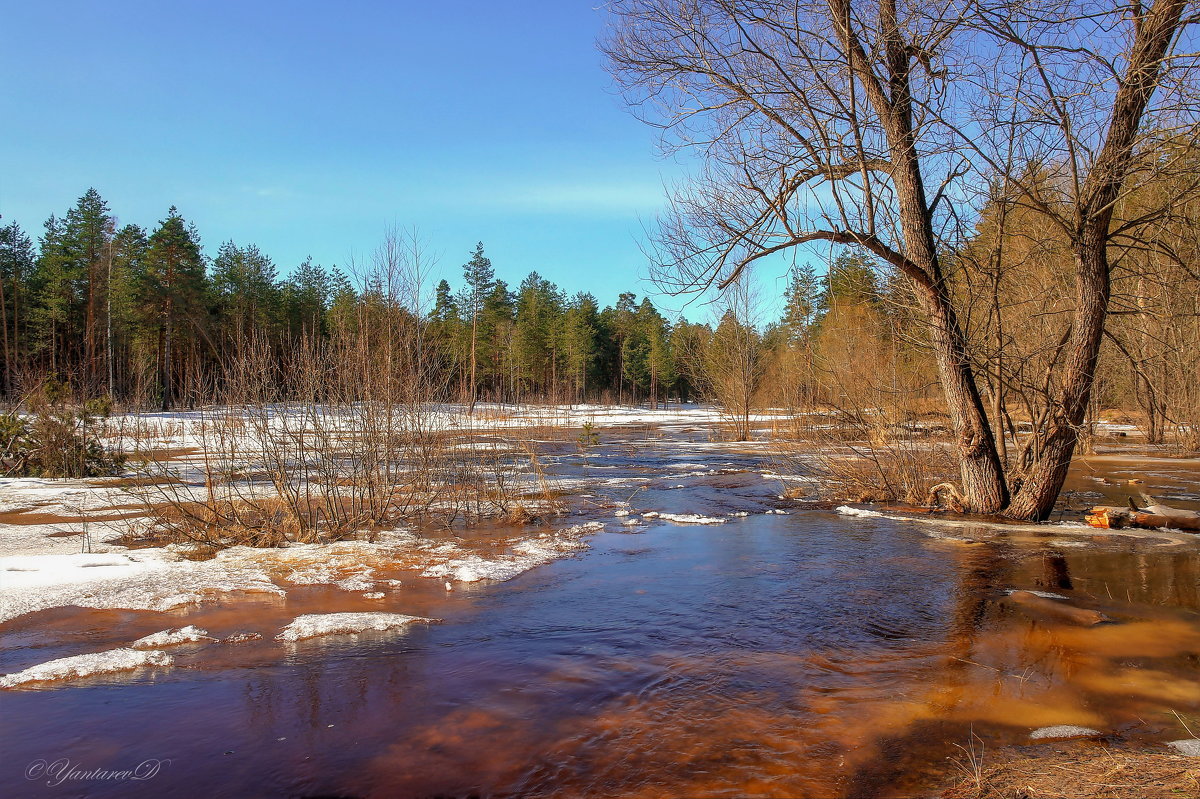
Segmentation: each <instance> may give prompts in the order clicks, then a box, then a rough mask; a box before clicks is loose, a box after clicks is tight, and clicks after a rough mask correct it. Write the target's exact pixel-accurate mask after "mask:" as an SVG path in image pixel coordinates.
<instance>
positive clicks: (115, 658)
mask: <svg viewBox="0 0 1200 799" xmlns="http://www.w3.org/2000/svg"><path fill="white" fill-rule="evenodd" d="M173 662H174V659H173V658H172V657H171V656H170V655H168V654H166V653H165V652H139V651H138V650H136V649H110V650H108V651H106V652H94V653H92V654H89V655H75V656H73V657H67V658H59V659H58V660H51V661H49V662H47V663H41V664H39V665H37V666H30V667H29V668H27V669H25V670H24V671H18V672H15V673H13V674H6V675H4V676H3V677H0V688H13V687H15V686H18V685H25V684H26V683H31V682H48V681H50V680H70V679H73V678H75V677H88V676H91V675H93V674H111V673H113V672H118V671H132V670H133V669H138V668H141V667H143V666H170V665H171V664H172V663H173Z"/></svg>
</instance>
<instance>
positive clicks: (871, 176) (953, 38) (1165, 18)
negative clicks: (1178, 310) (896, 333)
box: [603, 0, 1191, 518]
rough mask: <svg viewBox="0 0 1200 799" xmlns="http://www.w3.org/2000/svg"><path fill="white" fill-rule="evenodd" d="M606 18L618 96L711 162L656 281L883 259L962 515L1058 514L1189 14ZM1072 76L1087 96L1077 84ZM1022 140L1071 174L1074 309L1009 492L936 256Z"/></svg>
mask: <svg viewBox="0 0 1200 799" xmlns="http://www.w3.org/2000/svg"><path fill="white" fill-rule="evenodd" d="M611 8H612V10H613V12H614V14H615V16H616V19H617V25H616V27H615V29H614V32H613V33H612V35H611V36H610V37H609V38H608V39H607V41H606V42H605V43H604V44H603V48H604V50H605V52H606V53H607V55H608V57H609V59H610V63H611V65H612V69H613V71H614V74H615V75H616V76H617V79H618V81H619V83H620V84H621V86H622V88H623V89H624V90H625V91H626V93H627V96H629V97H630V98H631V100H632V101H633V102H634V103H635V104H636V105H637V107H638V108H639V109H640V110H641V111H642V112H643V116H644V117H645V118H646V119H647V120H648V121H651V122H653V123H654V124H657V125H660V126H662V127H663V128H664V129H667V130H669V131H671V132H673V134H674V138H673V139H672V140H671V141H672V143H673V144H674V145H676V146H683V147H690V148H695V149H696V150H698V151H699V152H700V153H702V154H703V156H704V166H703V170H702V172H701V174H700V175H699V176H698V178H697V179H696V180H694V181H692V182H691V183H690V185H688V186H686V187H684V188H682V189H680V190H678V191H676V192H675V193H674V196H673V198H672V199H673V209H672V212H671V213H670V215H668V216H667V217H666V218H664V219H663V220H662V221H661V225H660V228H659V231H658V232H659V235H658V244H659V245H660V249H659V261H660V264H661V267H662V269H661V271H660V277H661V278H662V279H663V280H664V281H666V282H668V283H669V284H672V285H673V287H674V288H675V289H677V290H695V289H704V288H708V287H711V286H714V285H716V286H721V287H723V286H726V285H729V284H730V283H731V282H732V281H734V280H736V279H737V277H738V276H740V275H741V273H742V272H743V271H744V270H745V269H746V268H747V267H748V266H750V265H751V264H753V263H754V262H756V261H758V260H761V259H763V258H767V257H769V256H771V255H773V254H775V253H779V252H782V251H784V250H787V249H790V248H793V247H798V246H802V245H805V244H809V243H812V242H822V241H823V242H832V243H835V244H842V245H858V246H861V247H863V248H865V249H866V250H868V251H870V252H871V253H873V254H874V255H875V256H877V257H879V258H880V259H881V260H883V261H884V262H885V263H886V264H888V265H889V266H890V267H891V268H894V269H895V270H897V271H898V272H899V273H901V274H902V275H903V276H904V277H905V278H906V279H907V280H908V282H909V283H910V284H911V286H912V290H913V296H914V298H915V301H916V303H917V305H918V306H919V309H920V312H921V315H922V317H923V319H924V321H925V323H926V333H927V336H928V339H929V343H930V346H931V347H932V350H933V354H934V357H935V361H936V363H937V368H938V375H939V379H940V383H941V386H942V389H943V392H944V394H945V399H946V405H947V410H948V411H949V414H950V420H951V425H952V428H953V432H954V436H955V440H956V455H957V458H958V461H959V466H960V478H961V481H962V494H963V496H964V497H965V500H966V502H965V504H966V506H967V507H968V509H970V510H973V511H976V512H999V511H1005V512H1007V513H1009V514H1011V515H1013V516H1019V517H1024V518H1041V517H1044V516H1045V515H1046V514H1048V512H1049V510H1050V508H1051V507H1052V505H1053V503H1054V501H1055V499H1056V497H1057V495H1058V492H1059V490H1060V488H1061V485H1062V482H1063V479H1064V478H1065V473H1066V469H1067V467H1068V466H1069V464H1070V460H1071V456H1072V454H1073V451H1074V446H1075V443H1076V441H1077V431H1078V426H1079V424H1080V423H1081V422H1082V419H1083V415H1084V413H1085V411H1086V407H1087V403H1088V400H1089V396H1090V390H1091V384H1092V380H1093V377H1094V372H1095V366H1096V357H1097V354H1098V352H1099V343H1100V340H1101V336H1102V333H1103V329H1104V320H1105V315H1106V311H1107V303H1108V285H1107V281H1108V269H1109V267H1108V264H1107V260H1106V247H1107V245H1108V243H1109V240H1110V236H1111V235H1112V231H1111V230H1110V227H1109V222H1110V221H1111V217H1112V206H1113V204H1114V203H1115V202H1116V201H1117V200H1118V199H1119V197H1120V196H1121V193H1122V190H1123V188H1124V187H1125V185H1126V181H1127V179H1128V177H1129V175H1130V173H1131V172H1132V171H1133V167H1134V166H1135V164H1136V163H1137V161H1138V158H1139V156H1140V151H1139V149H1138V145H1139V142H1140V140H1139V136H1138V134H1139V132H1140V131H1141V130H1142V128H1143V125H1144V124H1145V122H1146V121H1147V119H1148V118H1149V117H1150V116H1153V114H1152V113H1151V112H1152V111H1154V112H1157V111H1158V110H1159V109H1158V107H1155V108H1151V105H1150V100H1151V97H1152V96H1153V95H1154V92H1155V90H1156V89H1157V88H1159V87H1160V86H1162V85H1163V84H1165V83H1169V84H1170V86H1171V87H1172V88H1173V89H1175V88H1182V87H1185V86H1186V85H1187V81H1186V80H1185V78H1186V77H1187V75H1186V74H1185V73H1186V72H1187V70H1188V68H1190V66H1191V62H1190V59H1181V60H1180V62H1179V63H1175V62H1172V61H1170V59H1168V58H1167V54H1168V52H1169V51H1170V50H1171V48H1172V46H1173V45H1175V44H1176V41H1177V38H1178V36H1179V34H1180V31H1181V30H1182V29H1183V27H1184V26H1185V24H1186V23H1188V22H1190V19H1188V20H1184V18H1183V16H1182V14H1183V9H1184V3H1183V2H1181V0H1159V2H1157V3H1155V4H1154V5H1153V6H1142V5H1135V6H1127V7H1120V8H1117V7H1113V8H1107V9H1101V8H1099V7H1097V8H1096V9H1094V10H1091V11H1088V10H1086V9H1081V7H1080V6H1079V4H1077V3H1066V2H1059V1H1058V0H1035V2H1032V3H1023V4H1015V3H1008V2H993V3H990V4H986V5H985V4H983V3H980V2H973V1H972V0H939V1H938V2H934V3H928V2H923V3H909V4H904V5H902V4H901V3H900V2H897V0H874V1H873V2H856V0H805V1H803V2H795V1H794V0H793V2H786V0H616V2H614V3H613V4H612V6H611ZM1092 48H1095V49H1092ZM1048 65H1049V66H1048ZM1168 66H1169V67H1171V69H1168ZM1084 68H1086V69H1084ZM1073 69H1074V70H1075V71H1074V73H1072V70H1073ZM1072 74H1075V75H1076V76H1079V77H1080V80H1085V81H1089V83H1088V85H1087V86H1086V87H1085V86H1084V85H1083V84H1082V83H1076V84H1071V83H1070V79H1071V76H1072ZM1168 74H1170V75H1171V80H1170V81H1168V79H1167V76H1168ZM1164 94H1166V95H1170V96H1171V97H1175V98H1178V97H1179V96H1180V92H1179V91H1171V92H1166V93H1164ZM1081 97H1082V98H1084V99H1080V98H1081ZM1160 105H1161V106H1162V109H1163V110H1164V111H1165V110H1166V109H1167V108H1169V107H1174V108H1178V103H1174V104H1172V102H1171V101H1166V102H1164V103H1160ZM1014 108H1016V111H1015V112H1014V110H1013V109H1014ZM1075 114H1084V117H1083V119H1082V120H1080V121H1075V120H1073V115H1075ZM1001 121H1003V122H1005V123H1006V124H1005V125H1001V124H999V122H1001ZM1012 139H1018V140H1019V142H1020V145H1021V149H1020V150H1019V151H1018V152H1019V156H1020V158H1021V159H1022V160H1024V161H1026V162H1028V161H1030V160H1034V161H1036V160H1037V159H1039V158H1043V159H1052V160H1054V159H1060V157H1061V155H1062V153H1063V152H1066V153H1068V154H1070V155H1072V157H1073V160H1072V161H1070V170H1071V173H1072V175H1073V176H1074V179H1075V182H1076V186H1077V191H1075V193H1074V195H1073V202H1072V207H1071V210H1070V212H1069V214H1070V216H1071V219H1070V220H1069V224H1070V227H1071V236H1072V239H1071V240H1072V243H1073V245H1074V246H1075V256H1076V294H1077V304H1076V309H1075V321H1074V324H1073V325H1072V328H1071V331H1070V335H1069V336H1068V337H1067V341H1066V342H1065V343H1064V345H1063V346H1064V357H1063V359H1062V361H1061V364H1060V366H1059V367H1058V375H1059V378H1060V379H1059V380H1058V381H1057V383H1058V386H1059V388H1058V390H1057V391H1056V393H1055V409H1054V412H1053V413H1052V414H1051V418H1050V420H1049V422H1048V424H1047V426H1046V429H1045V431H1044V434H1043V435H1041V436H1040V441H1039V446H1038V447H1037V448H1036V449H1037V453H1038V454H1037V457H1036V458H1034V459H1033V460H1032V461H1030V462H1028V463H1027V465H1026V468H1023V469H1022V470H1021V472H1020V473H1019V474H1017V475H1016V479H1015V480H1013V482H1012V484H1011V488H1012V489H1013V490H1010V483H1009V480H1008V479H1007V477H1006V475H1005V473H1004V471H1003V468H1002V466H1001V461H1000V456H999V452H998V448H997V445H996V439H995V436H994V434H993V430H992V423H991V421H990V420H989V419H988V416H987V409H986V408H985V405H984V402H983V400H982V397H981V392H980V390H979V384H978V381H977V375H976V373H975V370H974V369H973V368H972V365H971V357H970V352H969V348H968V345H967V340H966V337H965V335H964V333H963V328H962V325H961V324H960V321H959V316H960V311H961V307H960V305H959V303H958V302H957V301H956V298H955V296H954V292H953V291H952V290H951V286H950V281H949V279H948V277H947V274H946V271H945V268H944V264H943V262H942V254H943V253H944V252H946V251H949V250H952V249H953V248H954V247H955V246H956V245H957V244H958V243H959V241H960V239H961V237H962V236H963V235H964V234H965V233H966V232H967V226H968V224H969V222H970V221H971V218H972V216H973V208H974V206H973V204H972V198H973V196H974V195H975V194H976V192H975V191H974V189H975V187H976V186H978V185H979V184H980V183H981V182H987V179H990V178H994V176H995V174H996V173H997V172H998V171H1002V170H1003V169H1004V166H1005V164H1006V163H1011V162H1012V160H1011V159H1008V160H1006V159H1004V158H1001V157H998V156H997V155H996V153H1005V154H1011V149H1010V147H1011V143H1010V140H1012ZM1088 142H1091V143H1092V144H1093V145H1094V146H1091V147H1088V146H1085V145H1087V143H1088ZM1014 492H1015V495H1014Z"/></svg>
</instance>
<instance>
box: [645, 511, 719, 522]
mask: <svg viewBox="0 0 1200 799" xmlns="http://www.w3.org/2000/svg"><path fill="white" fill-rule="evenodd" d="M647 515H649V514H647ZM658 518H659V519H663V520H665V521H668V522H675V523H676V524H724V523H725V522H727V521H729V520H728V519H723V518H721V517H719V516H701V515H699V514H696V513H660V514H658Z"/></svg>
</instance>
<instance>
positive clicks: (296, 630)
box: [275, 613, 437, 641]
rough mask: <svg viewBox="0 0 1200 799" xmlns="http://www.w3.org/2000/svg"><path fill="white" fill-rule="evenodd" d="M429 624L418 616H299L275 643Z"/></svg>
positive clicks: (361, 614) (345, 614)
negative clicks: (418, 623)
mask: <svg viewBox="0 0 1200 799" xmlns="http://www.w3.org/2000/svg"><path fill="white" fill-rule="evenodd" d="M417 621H421V622H432V621H437V620H436V619H426V618H422V617H420V616H405V615H404V614H402V613H313V614H309V615H305V616H299V617H297V618H296V619H295V620H294V621H292V623H291V624H289V625H288V626H286V627H284V628H283V631H282V632H280V633H279V635H277V636H275V639H276V640H278V641H301V640H303V639H305V638H317V637H319V636H322V635H339V634H345V633H361V632H365V631H367V630H380V631H383V630H397V629H401V628H403V627H407V626H408V625H409V624H412V623H413V622H417Z"/></svg>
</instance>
